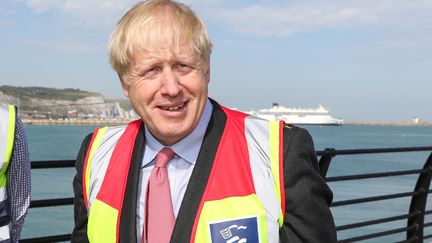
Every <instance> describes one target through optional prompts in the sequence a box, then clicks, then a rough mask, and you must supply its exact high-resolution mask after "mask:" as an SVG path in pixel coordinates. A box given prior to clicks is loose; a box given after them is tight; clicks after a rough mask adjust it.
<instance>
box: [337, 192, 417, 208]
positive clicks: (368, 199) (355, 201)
mask: <svg viewBox="0 0 432 243" xmlns="http://www.w3.org/2000/svg"><path fill="white" fill-rule="evenodd" d="M421 193H422V192H402V193H395V194H388V195H382V196H375V197H363V198H357V199H350V200H342V201H336V202H333V203H332V204H331V205H330V206H331V207H338V206H345V205H351V204H358V203H365V202H375V201H382V200H387V199H395V198H401V197H408V196H414V195H419V194H421Z"/></svg>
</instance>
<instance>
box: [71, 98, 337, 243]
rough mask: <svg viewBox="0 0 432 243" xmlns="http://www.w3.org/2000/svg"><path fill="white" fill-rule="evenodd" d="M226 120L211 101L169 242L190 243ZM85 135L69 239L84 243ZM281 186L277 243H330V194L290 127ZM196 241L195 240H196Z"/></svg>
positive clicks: (134, 166) (127, 220)
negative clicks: (283, 205)
mask: <svg viewBox="0 0 432 243" xmlns="http://www.w3.org/2000/svg"><path fill="white" fill-rule="evenodd" d="M225 121H226V115H225V113H224V112H223V111H222V110H221V108H220V106H219V105H218V104H217V103H215V102H213V114H212V117H211V119H210V122H209V125H208V128H207V131H206V134H205V136H204V140H203V143H202V145H201V150H200V152H199V155H198V159H197V162H196V164H195V168H194V169H193V172H192V176H191V179H190V182H189V185H188V187H187V189H186V193H185V196H184V199H183V202H182V204H181V207H180V211H179V213H178V216H177V219H176V224H175V227H174V231H173V235H172V237H171V242H172V243H188V242H190V237H191V232H192V227H193V223H194V220H195V216H196V213H197V210H198V207H199V203H200V200H201V196H202V194H203V192H204V189H205V186H206V182H207V178H208V177H209V174H210V171H211V167H212V164H213V159H214V157H215V154H216V149H217V146H216V145H217V144H219V141H220V138H221V135H222V132H223V129H224V126H225ZM90 138H91V135H89V136H87V137H86V139H85V140H84V142H83V144H82V146H81V150H80V152H79V153H78V157H77V162H76V170H77V174H76V176H75V178H74V182H73V187H74V193H75V203H74V217H75V228H74V230H73V233H72V242H77V243H78V242H79V243H81V242H88V239H87V209H86V208H85V205H84V201H83V193H82V169H83V162H84V158H85V155H86V151H87V147H88V144H89V142H90ZM144 144H145V137H144V131H143V128H141V130H140V133H139V135H138V136H137V139H136V141H135V147H134V151H133V155H132V161H131V166H130V171H129V176H128V181H127V185H126V192H125V199H124V200H125V201H124V204H123V209H122V212H121V216H120V217H121V218H120V221H121V225H120V237H119V239H120V242H124V243H134V242H136V235H137V232H136V206H137V203H136V202H137V200H138V199H137V195H138V181H139V173H140V165H141V160H142V158H143V153H144V151H143V150H144ZM284 177H285V178H284V181H285V183H284V185H285V202H286V212H285V219H284V226H283V227H282V229H281V230H280V239H281V242H283V243H284V242H323V243H331V242H336V231H335V225H334V222H333V217H332V215H331V213H330V210H329V205H330V203H331V201H332V193H331V191H330V189H329V188H328V186H327V185H326V184H325V182H324V180H323V179H322V178H321V177H320V175H319V173H318V162H317V157H316V155H315V150H314V146H313V142H312V138H311V137H310V135H309V133H308V132H307V131H306V130H304V129H302V128H298V127H295V126H292V127H286V128H285V129H284ZM197 243H199V242H197Z"/></svg>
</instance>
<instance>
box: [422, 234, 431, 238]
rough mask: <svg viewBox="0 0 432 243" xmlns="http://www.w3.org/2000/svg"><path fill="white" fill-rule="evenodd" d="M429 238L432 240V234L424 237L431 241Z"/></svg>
mask: <svg viewBox="0 0 432 243" xmlns="http://www.w3.org/2000/svg"><path fill="white" fill-rule="evenodd" d="M429 238H432V234H431V235H425V236H423V239H429Z"/></svg>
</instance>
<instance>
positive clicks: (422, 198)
mask: <svg viewBox="0 0 432 243" xmlns="http://www.w3.org/2000/svg"><path fill="white" fill-rule="evenodd" d="M420 151H431V153H430V155H429V157H428V158H427V160H426V162H425V163H424V165H423V167H422V168H418V169H414V170H398V171H386V172H376V173H367V174H356V175H342V176H333V177H327V171H328V169H329V167H330V164H331V162H332V159H333V158H334V157H336V156H344V155H359V154H379V153H403V152H420ZM317 156H318V157H319V158H320V160H319V168H320V174H321V176H322V177H323V178H325V179H326V181H327V182H342V183H343V182H344V181H351V180H363V179H371V178H384V177H393V176H402V175H418V179H417V183H416V186H415V188H413V190H412V191H409V192H399V193H394V194H384V195H378V196H373V197H363V198H356V199H349V200H341V201H334V202H333V203H332V205H331V207H341V206H347V205H355V204H362V203H368V202H376V201H381V200H391V199H398V198H403V197H410V198H411V204H410V208H409V212H406V213H405V214H400V215H394V216H390V217H385V218H377V219H373V220H368V221H362V222H356V223H350V224H345V225H337V226H336V230H337V231H338V232H340V231H344V230H355V229H358V228H361V227H365V226H372V225H378V224H383V223H388V222H394V221H397V220H406V221H407V223H406V227H399V228H390V229H386V230H384V231H379V232H374V233H371V234H364V235H360V236H356V237H351V238H347V239H339V240H338V242H340V243H348V242H358V241H362V240H368V239H374V238H378V237H382V236H387V235H392V234H396V233H406V239H405V240H403V241H400V242H423V240H424V239H429V238H432V235H424V232H423V230H424V228H425V227H431V226H432V222H427V223H425V222H424V218H425V215H430V214H432V210H429V211H426V203H427V196H428V194H429V193H430V192H432V190H430V182H431V176H432V146H430V147H408V148H377V149H351V150H336V149H333V148H327V149H325V150H323V151H317ZM74 164H75V161H74V160H59V161H33V162H32V169H55V168H66V167H73V166H74ZM72 204H73V198H72V197H69V198H55V199H45V200H34V201H32V202H31V204H30V208H40V207H55V206H63V205H72ZM70 239H71V234H63V235H51V236H46V237H38V238H28V239H23V240H21V241H20V242H23V243H37V242H62V241H70Z"/></svg>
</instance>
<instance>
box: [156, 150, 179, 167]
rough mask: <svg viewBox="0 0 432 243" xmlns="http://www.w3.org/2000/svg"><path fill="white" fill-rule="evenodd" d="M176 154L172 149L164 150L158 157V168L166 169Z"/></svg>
mask: <svg viewBox="0 0 432 243" xmlns="http://www.w3.org/2000/svg"><path fill="white" fill-rule="evenodd" d="M174 154H175V152H174V151H173V150H172V149H170V148H163V149H162V150H161V151H159V153H158V154H157V155H156V167H160V168H164V167H166V166H167V164H168V162H169V161H170V159H171V158H172V157H173V156H174Z"/></svg>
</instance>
